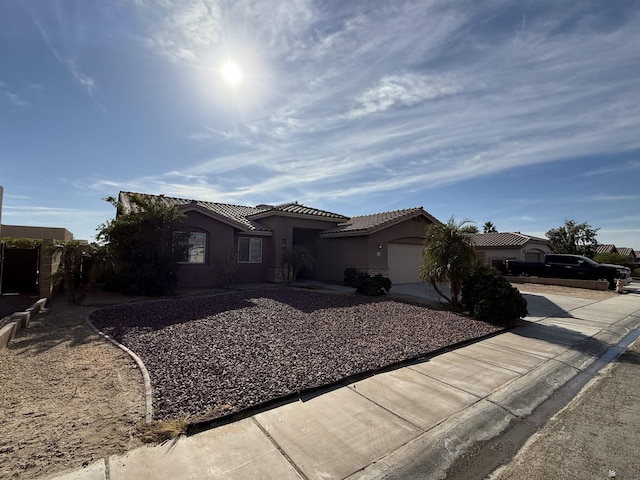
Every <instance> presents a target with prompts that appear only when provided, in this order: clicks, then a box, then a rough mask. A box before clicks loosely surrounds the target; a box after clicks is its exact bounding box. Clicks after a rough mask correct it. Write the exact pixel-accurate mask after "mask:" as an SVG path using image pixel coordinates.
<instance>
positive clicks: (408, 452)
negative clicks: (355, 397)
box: [345, 400, 516, 480]
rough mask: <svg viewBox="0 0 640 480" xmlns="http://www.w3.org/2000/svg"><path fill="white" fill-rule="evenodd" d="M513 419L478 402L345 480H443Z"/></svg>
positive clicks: (502, 411)
mask: <svg viewBox="0 0 640 480" xmlns="http://www.w3.org/2000/svg"><path fill="white" fill-rule="evenodd" d="M515 419H516V417H515V416H514V415H512V414H511V413H509V412H508V411H507V410H505V409H504V408H502V407H500V406H498V405H496V404H494V403H491V402H489V401H487V400H480V401H478V402H477V403H474V404H473V405H471V406H470V407H468V408H465V409H464V410H462V411H460V412H458V413H457V414H455V415H453V416H451V417H449V418H448V419H447V420H445V421H444V422H442V423H441V424H439V425H437V426H436V427H434V428H432V429H430V430H428V431H427V432H424V433H423V434H421V435H419V436H418V437H416V438H414V439H413V440H411V441H410V442H408V443H407V444H405V445H404V446H402V447H401V448H399V449H397V450H394V451H393V452H391V453H389V454H387V455H385V456H384V457H382V458H380V459H379V460H377V461H376V462H374V463H372V464H370V465H368V466H367V467H365V468H364V469H363V470H360V471H359V472H356V473H354V474H352V475H350V476H348V477H347V478H346V479H345V480H371V479H379V478H385V479H393V478H398V479H404V478H430V479H444V478H446V471H447V469H448V468H449V467H450V466H451V464H453V462H454V461H455V460H456V459H457V458H458V457H459V456H460V455H462V454H463V453H464V452H465V451H466V450H468V449H469V448H470V447H471V446H472V445H474V444H476V443H477V442H481V441H483V440H488V439H490V438H493V437H495V436H496V435H498V434H500V432H502V431H504V430H505V429H506V428H507V427H508V426H509V425H510V424H511V423H512V422H513V421H514V420H515Z"/></svg>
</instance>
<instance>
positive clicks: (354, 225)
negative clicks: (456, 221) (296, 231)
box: [321, 207, 437, 237]
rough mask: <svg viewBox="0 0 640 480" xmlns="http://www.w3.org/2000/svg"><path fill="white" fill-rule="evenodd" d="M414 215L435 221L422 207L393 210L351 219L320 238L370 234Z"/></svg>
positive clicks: (327, 231) (322, 234) (323, 233)
mask: <svg viewBox="0 0 640 480" xmlns="http://www.w3.org/2000/svg"><path fill="white" fill-rule="evenodd" d="M416 215H425V216H426V217H427V218H429V219H430V220H431V221H432V222H437V220H436V219H435V218H434V217H432V216H431V215H429V214H428V213H427V212H426V211H425V210H424V209H423V208H422V207H415V208H405V209H404V210H393V211H391V212H380V213H373V214H371V215H361V216H358V217H352V218H350V219H349V220H347V221H346V222H344V223H341V224H340V225H338V226H337V227H336V228H332V229H331V230H325V231H324V232H322V233H321V236H323V237H324V236H340V235H356V234H361V233H362V234H364V233H371V232H373V231H375V230H380V229H382V228H386V227H389V226H391V225H393V224H395V223H399V222H401V221H403V220H406V219H408V218H411V217H414V216H416Z"/></svg>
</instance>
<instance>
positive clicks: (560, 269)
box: [505, 253, 631, 289]
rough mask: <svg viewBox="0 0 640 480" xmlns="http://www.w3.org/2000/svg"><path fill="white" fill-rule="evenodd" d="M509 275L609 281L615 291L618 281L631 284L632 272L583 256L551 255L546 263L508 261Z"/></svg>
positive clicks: (506, 264)
mask: <svg viewBox="0 0 640 480" xmlns="http://www.w3.org/2000/svg"><path fill="white" fill-rule="evenodd" d="M505 270H506V272H507V275H524V276H538V277H548V278H575V279H579V280H600V279H603V280H607V281H608V282H609V288H611V289H614V288H615V286H616V280H617V279H619V278H620V279H622V280H623V281H624V283H625V284H629V283H630V282H631V270H629V269H628V268H627V267H624V266H622V265H611V264H605V263H598V262H596V261H594V260H591V259H590V258H588V257H583V256H582V255H569V254H557V253H549V254H547V255H545V257H544V262H520V261H518V260H506V261H505Z"/></svg>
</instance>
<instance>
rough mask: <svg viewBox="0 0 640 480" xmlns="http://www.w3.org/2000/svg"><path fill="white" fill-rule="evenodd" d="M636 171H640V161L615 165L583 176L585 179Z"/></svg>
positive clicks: (585, 173) (591, 171)
mask: <svg viewBox="0 0 640 480" xmlns="http://www.w3.org/2000/svg"><path fill="white" fill-rule="evenodd" d="M634 171H640V161H637V160H632V161H628V162H625V163H623V164H620V165H613V166H609V167H603V168H597V169H595V170H590V171H588V172H584V173H582V174H581V176H583V177H594V176H600V175H608V174H617V173H627V172H629V173H631V172H634Z"/></svg>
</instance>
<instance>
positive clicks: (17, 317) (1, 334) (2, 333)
mask: <svg viewBox="0 0 640 480" xmlns="http://www.w3.org/2000/svg"><path fill="white" fill-rule="evenodd" d="M46 304H47V299H46V298H41V299H40V300H38V301H37V302H36V303H34V304H33V305H31V306H30V307H29V308H27V309H26V310H25V311H24V312H15V313H13V314H11V315H9V320H11V321H10V322H9V323H8V324H6V325H5V326H4V327H2V328H0V350H1V349H3V348H4V347H6V346H7V345H9V343H10V342H11V340H13V339H14V338H15V336H16V335H17V334H18V332H19V331H20V330H22V329H23V328H28V327H29V323H30V322H31V319H32V318H33V316H35V315H37V314H38V313H39V312H41V311H42V310H43V309H44V308H45V306H46Z"/></svg>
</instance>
